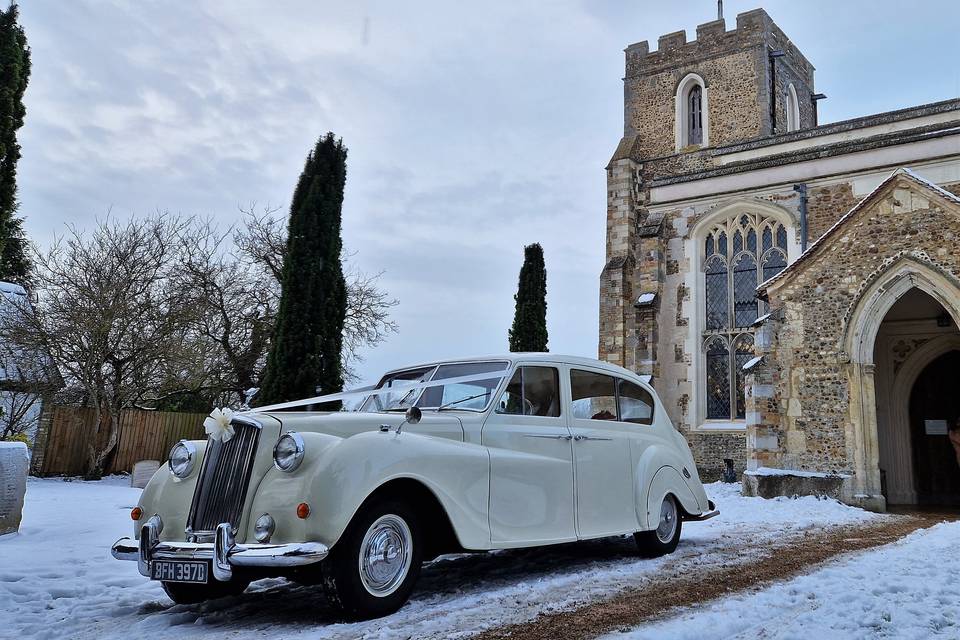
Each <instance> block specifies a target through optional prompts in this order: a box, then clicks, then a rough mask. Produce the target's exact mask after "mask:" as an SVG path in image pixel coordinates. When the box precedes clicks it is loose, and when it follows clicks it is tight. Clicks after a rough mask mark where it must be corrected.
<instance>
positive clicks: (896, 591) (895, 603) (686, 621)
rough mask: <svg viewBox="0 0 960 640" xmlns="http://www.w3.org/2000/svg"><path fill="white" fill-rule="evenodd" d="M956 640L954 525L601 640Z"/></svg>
mask: <svg viewBox="0 0 960 640" xmlns="http://www.w3.org/2000/svg"><path fill="white" fill-rule="evenodd" d="M704 629H709V630H710V637H714V638H729V639H731V640H732V639H734V638H743V639H747V638H749V639H753V638H777V639H778V640H792V639H796V640H809V639H810V638H845V639H846V638H849V639H851V640H853V639H856V638H897V639H898V640H899V639H903V640H906V639H908V638H917V639H918V640H919V639H925V638H954V639H955V638H960V522H949V523H942V524H938V525H936V526H934V527H931V528H929V529H923V530H920V531H916V532H914V533H912V534H910V535H909V536H907V537H905V538H903V539H901V540H899V541H897V542H895V543H893V544H890V545H886V546H883V547H879V548H877V549H875V550H872V551H867V552H864V553H859V554H854V555H851V556H848V557H846V558H845V559H844V560H842V561H840V562H835V563H832V564H829V565H827V566H825V567H824V568H822V569H819V570H817V571H814V572H812V573H809V574H807V575H803V576H799V577H797V578H794V579H793V580H790V581H787V582H783V583H780V584H776V585H773V586H771V587H768V588H766V589H764V590H762V591H759V592H752V593H742V594H738V595H736V596H732V597H729V598H724V599H721V600H717V601H714V602H712V603H710V604H708V605H706V606H703V607H698V608H696V609H690V610H684V611H682V612H680V613H678V614H677V615H675V616H672V617H671V618H669V619H668V620H666V621H664V622H660V623H657V624H650V625H644V626H643V627H641V628H639V629H637V630H635V631H632V632H627V633H623V632H621V633H615V634H610V635H609V636H606V638H605V640H646V639H650V640H653V639H657V640H659V639H661V638H671V639H674V640H682V639H690V640H700V638H703V637H704Z"/></svg>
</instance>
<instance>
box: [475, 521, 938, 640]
mask: <svg viewBox="0 0 960 640" xmlns="http://www.w3.org/2000/svg"><path fill="white" fill-rule="evenodd" d="M943 520H944V517H943V516H938V515H925V514H921V515H914V516H895V517H889V518H885V519H883V520H880V521H878V522H875V523H870V524H867V525H852V526H844V527H839V528H836V529H831V530H828V531H824V532H821V533H812V534H808V535H806V536H804V537H803V538H802V539H797V538H793V539H792V540H789V543H788V544H779V545H775V546H773V547H771V548H769V549H768V552H767V553H765V554H764V555H763V556H761V557H757V558H756V559H754V560H751V561H749V562H746V563H743V562H737V563H733V564H728V565H723V566H717V567H714V568H710V569H708V570H706V571H702V572H696V573H690V572H688V571H672V572H671V571H668V572H667V573H665V574H664V575H663V577H662V578H661V579H659V580H656V581H653V582H651V583H650V584H648V585H645V586H644V587H643V588H640V589H631V590H628V591H625V592H621V593H620V594H618V595H616V596H615V597H613V598H610V599H608V600H605V601H603V602H598V603H593V604H588V605H585V606H582V607H578V608H575V609H570V610H565V611H559V612H556V613H548V614H542V615H540V616H538V617H537V618H536V619H534V620H531V621H528V622H522V623H518V624H513V625H508V626H503V627H499V628H495V629H489V630H487V631H485V632H483V633H480V634H478V635H476V636H474V638H475V639H476V640H500V639H504V638H510V639H511V640H521V639H522V640H541V639H542V640H547V639H550V640H553V639H555V638H564V640H585V639H587V638H596V637H597V636H600V635H603V634H605V633H610V632H613V631H620V630H623V631H626V630H628V629H630V628H631V627H634V626H636V625H638V624H640V623H642V622H645V621H649V620H652V619H655V618H658V617H661V616H664V615H667V614H669V613H672V612H674V611H675V610H677V609H679V608H681V607H686V606H690V605H694V604H702V603H704V602H707V601H710V600H713V599H715V598H719V597H722V596H726V595H730V594H732V593H735V592H738V591H744V590H748V589H758V588H760V587H763V586H766V585H768V584H770V583H773V582H777V581H781V580H784V579H786V578H790V577H793V576H796V575H799V574H801V573H806V572H809V571H810V570H811V569H812V568H813V567H815V566H817V565H820V564H822V563H824V562H827V561H829V560H831V559H834V558H836V557H838V556H840V555H842V554H848V553H852V552H857V551H863V550H866V549H871V548H873V547H878V546H881V545H885V544H889V543H891V542H894V541H896V540H899V539H900V538H902V537H904V536H906V535H909V534H910V533H912V532H913V531H916V530H917V529H921V528H927V527H930V526H933V525H934V524H936V523H938V522H941V521H943Z"/></svg>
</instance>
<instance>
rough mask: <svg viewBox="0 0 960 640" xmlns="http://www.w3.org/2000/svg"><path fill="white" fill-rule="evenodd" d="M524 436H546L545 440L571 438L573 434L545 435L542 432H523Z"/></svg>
mask: <svg viewBox="0 0 960 640" xmlns="http://www.w3.org/2000/svg"><path fill="white" fill-rule="evenodd" d="M523 436H524V437H525V438H546V439H547V440H572V439H573V436H571V435H569V434H566V435H564V434H557V435H546V434H542V433H525V434H523Z"/></svg>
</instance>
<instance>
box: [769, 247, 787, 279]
mask: <svg viewBox="0 0 960 640" xmlns="http://www.w3.org/2000/svg"><path fill="white" fill-rule="evenodd" d="M786 266H787V257H786V256H785V255H784V253H783V251H780V250H779V249H774V250H773V251H770V252H768V253H767V254H766V255H765V256H764V257H763V280H769V279H770V278H772V277H773V276H775V275H777V274H778V273H780V272H781V271H783V270H784V269H785V268H786Z"/></svg>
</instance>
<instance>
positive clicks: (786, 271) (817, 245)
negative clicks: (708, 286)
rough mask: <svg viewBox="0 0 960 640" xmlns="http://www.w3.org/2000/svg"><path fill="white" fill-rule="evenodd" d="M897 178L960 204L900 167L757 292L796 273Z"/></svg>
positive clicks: (761, 285)
mask: <svg viewBox="0 0 960 640" xmlns="http://www.w3.org/2000/svg"><path fill="white" fill-rule="evenodd" d="M899 176H904V177H907V178H909V179H910V180H912V181H914V182H916V183H917V184H919V185H920V186H922V187H925V188H927V189H930V190H932V191H935V192H936V193H937V195H939V196H941V197H943V198H946V199H948V200H950V201H951V202H955V203H957V204H960V197H958V196H955V195H953V194H952V193H950V192H949V191H947V190H946V189H944V188H943V187H940V186H938V185H936V184H934V183H932V182H930V181H929V180H927V179H926V178H923V177H921V176H919V175H917V174H916V173H914V172H913V171H911V170H910V169H908V168H907V167H901V168H899V169H897V170H896V171H894V172H893V173H891V174H890V175H889V176H887V177H886V178H884V180H883V182H881V183H880V184H879V185H877V188H876V189H874V190H873V191H871V192H870V193H868V194H867V195H866V197H864V198H863V199H862V200H860V202H858V203H857V204H856V205H855V206H854V207H853V208H852V209H850V211H848V212H846V213H845V214H843V215H842V216H840V219H839V220H837V221H836V222H835V223H834V225H833V226H832V227H830V228H829V229H827V231H826V233H824V234H823V235H822V236H820V237H819V238H818V239H817V240H816V242H814V243H813V244H811V245H810V246H809V247H807V250H806V251H804V252H803V253H802V254H800V257H798V258H797V259H796V260H794V261H793V262H792V263H791V264H790V265H789V266H787V268H786V269H784V270H783V271H781V272H780V273H778V274H777V275H775V276H773V277H772V278H770V279H768V280H766V281H765V282H762V283H761V284H760V286H759V287H757V291H766V290H767V289H768V288H769V287H770V285H772V284H774V283H775V282H778V281H779V280H781V279H782V278H784V277H785V276H786V275H788V274H790V273H793V272H794V271H796V268H797V265H799V264H800V263H801V262H803V261H805V260H806V259H808V258H809V257H810V256H811V255H812V254H813V252H814V251H816V250H817V249H818V248H820V247H822V246H823V245H824V244H825V241H826V240H828V239H829V238H830V237H832V236H833V235H834V234H835V233H836V231H837V229H839V228H840V227H842V226H843V225H844V223H846V221H847V220H849V219H850V218H852V217H853V216H854V215H856V213H857V212H858V211H860V210H861V209H863V208H864V207H865V206H866V205H867V204H868V203H869V202H871V201H872V200H873V198H874V196H876V195H877V194H878V193H879V192H880V191H882V190H883V189H884V188H886V186H887V185H888V184H890V183H891V182H893V181H894V180H896V179H897V177H899Z"/></svg>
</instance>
